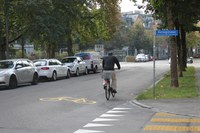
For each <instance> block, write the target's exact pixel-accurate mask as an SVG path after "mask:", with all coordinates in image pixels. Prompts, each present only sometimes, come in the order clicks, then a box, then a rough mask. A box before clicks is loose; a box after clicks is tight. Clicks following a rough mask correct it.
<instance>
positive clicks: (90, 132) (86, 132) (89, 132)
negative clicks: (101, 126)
mask: <svg viewBox="0 0 200 133" xmlns="http://www.w3.org/2000/svg"><path fill="white" fill-rule="evenodd" d="M74 133H104V131H96V130H84V129H79V130H77V131H75V132H74Z"/></svg>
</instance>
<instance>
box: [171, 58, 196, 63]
mask: <svg viewBox="0 0 200 133" xmlns="http://www.w3.org/2000/svg"><path fill="white" fill-rule="evenodd" d="M187 63H190V64H192V63H193V57H189V58H187ZM169 64H171V58H169Z"/></svg>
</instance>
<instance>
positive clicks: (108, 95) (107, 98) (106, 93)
mask: <svg viewBox="0 0 200 133" xmlns="http://www.w3.org/2000/svg"><path fill="white" fill-rule="evenodd" d="M104 90H105V96H106V100H109V99H110V90H109V85H105V86H104Z"/></svg>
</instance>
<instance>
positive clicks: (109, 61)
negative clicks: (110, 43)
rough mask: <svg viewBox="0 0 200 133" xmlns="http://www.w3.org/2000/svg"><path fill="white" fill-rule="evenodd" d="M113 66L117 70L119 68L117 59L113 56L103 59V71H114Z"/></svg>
mask: <svg viewBox="0 0 200 133" xmlns="http://www.w3.org/2000/svg"><path fill="white" fill-rule="evenodd" d="M115 64H116V65H117V67H118V69H120V68H121V66H120V64H119V61H118V59H117V58H116V57H115V56H112V55H109V56H106V57H104V58H103V63H102V65H103V70H114V66H115Z"/></svg>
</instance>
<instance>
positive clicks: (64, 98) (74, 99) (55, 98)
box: [40, 97, 96, 104]
mask: <svg viewBox="0 0 200 133" xmlns="http://www.w3.org/2000/svg"><path fill="white" fill-rule="evenodd" d="M40 100H41V101H71V102H74V103H79V104H95V103H96V101H93V100H88V99H87V98H73V97H54V98H48V97H47V98H40Z"/></svg>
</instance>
